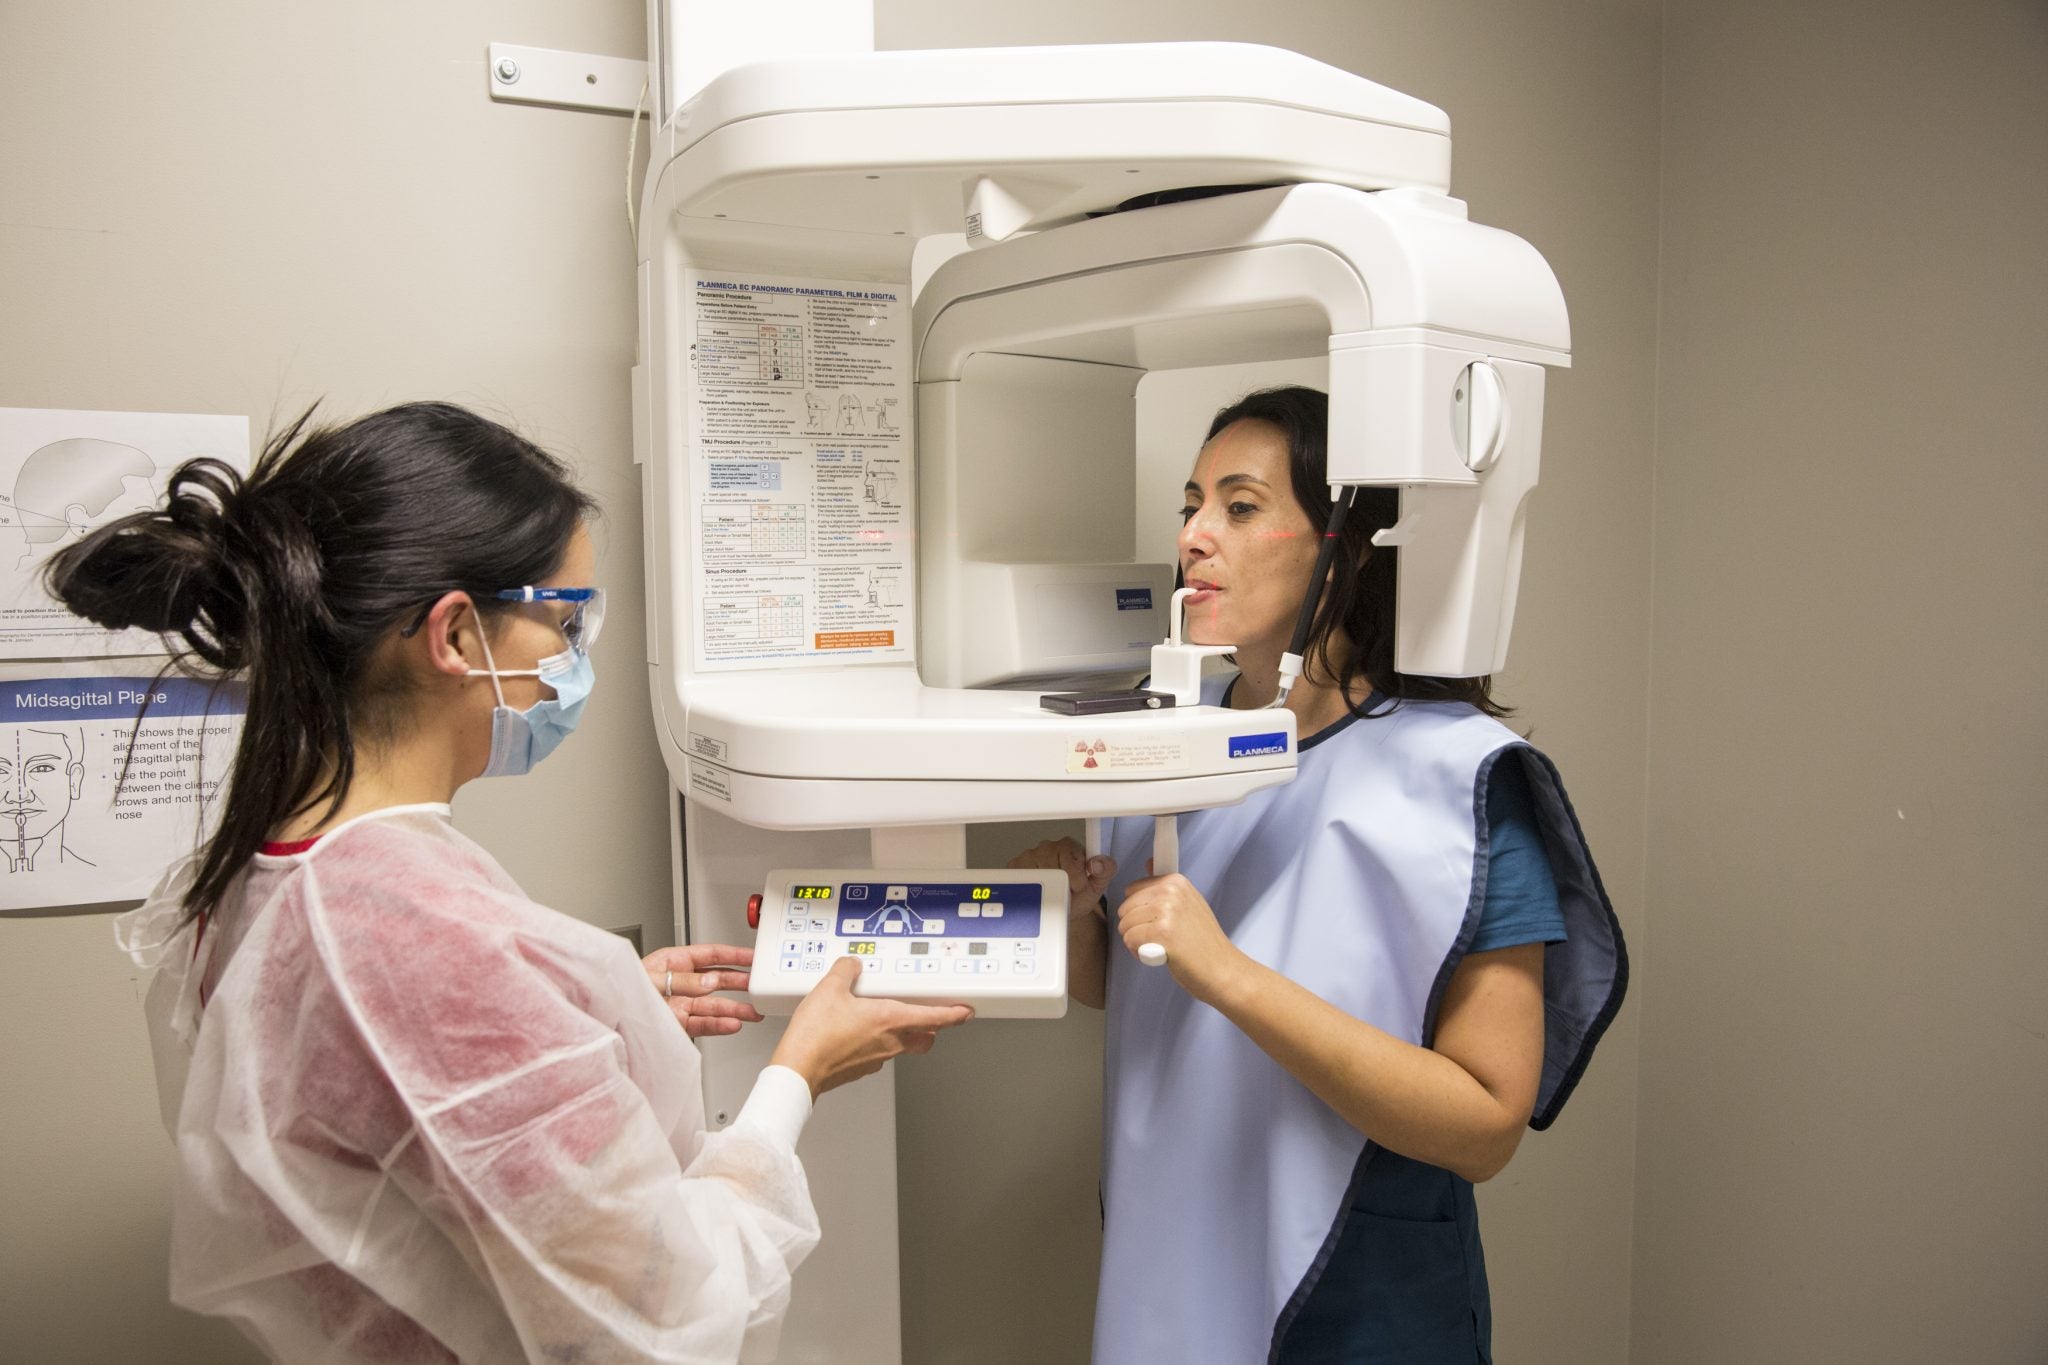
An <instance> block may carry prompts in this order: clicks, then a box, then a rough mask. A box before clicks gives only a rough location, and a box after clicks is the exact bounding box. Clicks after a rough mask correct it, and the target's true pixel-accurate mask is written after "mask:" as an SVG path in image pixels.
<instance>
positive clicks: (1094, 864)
mask: <svg viewBox="0 0 2048 1365" xmlns="http://www.w3.org/2000/svg"><path fill="white" fill-rule="evenodd" d="M1008 865H1009V866H1011V867H1035V868H1048V869H1054V868H1056V869H1058V870H1059V871H1062V872H1064V873H1066V874H1067V914H1068V915H1069V916H1070V917H1071V916H1074V915H1094V914H1099V913H1101V909H1102V893H1103V892H1105V891H1107V890H1109V883H1110V880H1111V879H1112V878H1113V877H1115V876H1116V859H1114V858H1109V857H1104V856H1101V855H1097V856H1096V857H1093V858H1090V857H1088V856H1087V855H1086V854H1085V853H1083V852H1082V849H1081V846H1080V845H1079V844H1077V843H1075V842H1074V841H1073V840H1072V839H1048V840H1046V841H1045V842H1044V843H1042V844H1033V845H1032V846H1031V847H1030V848H1027V849H1025V850H1024V851H1023V852H1022V853H1019V854H1018V855H1017V856H1016V857H1014V858H1012V859H1010V861H1009V864H1008Z"/></svg>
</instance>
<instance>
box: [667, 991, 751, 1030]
mask: <svg viewBox="0 0 2048 1365" xmlns="http://www.w3.org/2000/svg"><path fill="white" fill-rule="evenodd" d="M669 1008H670V1009H672V1010H674V1011H675V1013H676V1017H677V1018H682V1017H683V1016H685V1015H687V1016H689V1017H691V1018H693V1019H744V1020H746V1021H747V1022H748V1023H750V1024H758V1023H760V1022H761V1012H760V1011H759V1010H757V1009H755V1008H754V1007H753V1006H752V1005H750V1004H748V1003H747V1002H746V1001H744V1000H729V999H727V998H726V997H724V996H720V995H707V996H701V997H699V998H697V999H694V1000H690V999H684V998H682V996H681V994H680V993H678V995H677V997H676V999H675V1000H674V1001H672V1002H670V1005H669Z"/></svg>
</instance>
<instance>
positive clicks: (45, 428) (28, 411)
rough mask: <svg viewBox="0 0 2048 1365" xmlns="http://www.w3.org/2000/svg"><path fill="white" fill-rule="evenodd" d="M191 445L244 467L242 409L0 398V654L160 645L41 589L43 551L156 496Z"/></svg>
mask: <svg viewBox="0 0 2048 1365" xmlns="http://www.w3.org/2000/svg"><path fill="white" fill-rule="evenodd" d="M195 455H212V456H214V457H216V458H218V459H220V460H223V461H225V462H226V463H228V464H230V465H233V466H234V467H235V468H236V469H239V470H242V471H244V472H247V470H248V468H249V419H248V418H246V417H214V416H204V415H198V416H193V415H181V414H177V413H153V412H68V411H64V410H61V409H56V408H0V658H5V659H62V658H78V657H100V656H107V655H121V654H141V653H146V652H148V651H150V650H154V649H159V648H161V646H160V644H159V643H158V642H157V640H156V639H155V637H153V636H151V635H149V634H148V633H147V632H143V631H120V632H113V631H106V630H102V629H100V628H99V627H98V626H96V625H93V624H92V623H91V622H89V621H81V620H79V619H78V618H77V617H75V616H73V615H72V614H71V613H70V612H68V611H66V610H65V609H64V608H63V607H62V606H60V605H59V604H58V603H57V602H56V601H54V600H53V599H52V598H51V597H50V595H49V594H48V593H46V592H45V591H44V590H43V586H42V581H41V577H40V574H41V570H42V567H43V565H44V563H45V562H46V561H47V560H48V559H49V558H50V556H51V555H53V554H55V553H56V552H57V551H59V550H61V549H63V548H64V547H65V546H66V545H71V544H75V543H76V542H77V541H78V540H79V538H80V537H82V536H84V535H85V534H86V532H88V531H90V530H92V529H94V528H95V527H98V526H102V525H105V524H106V523H107V522H110V521H113V520H115V519H117V518H119V517H124V516H126V515H128V514H129V513H131V512H140V511H146V510H148V509H150V508H152V507H155V506H157V505H159V504H160V503H161V502H162V500H163V496H164V491H165V488H166V485H167V484H168V483H169V481H170V477H171V473H172V471H173V470H175V469H176V468H177V467H178V466H179V465H180V464H182V463H183V462H184V461H186V460H188V459H190V458H192V457H193V456H195Z"/></svg>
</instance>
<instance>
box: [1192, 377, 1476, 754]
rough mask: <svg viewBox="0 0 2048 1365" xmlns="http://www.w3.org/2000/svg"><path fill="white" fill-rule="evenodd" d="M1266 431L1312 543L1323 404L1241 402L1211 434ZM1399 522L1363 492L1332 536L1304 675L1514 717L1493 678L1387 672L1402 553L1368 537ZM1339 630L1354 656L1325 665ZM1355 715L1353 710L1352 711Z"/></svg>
mask: <svg viewBox="0 0 2048 1365" xmlns="http://www.w3.org/2000/svg"><path fill="white" fill-rule="evenodd" d="M1247 421H1249V422H1264V423H1266V424H1267V425H1268V426H1270V427H1273V428H1274V429H1275V430H1277V431H1278V432H1279V433H1280V435H1281V436H1282V437H1284V438H1285V439H1286V441H1287V465H1288V472H1289V475H1290V478H1291V480H1292V482H1293V485H1294V500H1295V502H1296V503H1298V504H1300V506H1301V510H1302V511H1303V512H1304V513H1306V514H1307V516H1308V519H1309V524H1310V525H1312V526H1314V527H1315V529H1316V535H1317V538H1318V539H1320V538H1321V536H1322V534H1323V533H1324V532H1325V531H1326V530H1328V529H1329V525H1330V506H1331V504H1330V479H1329V467H1330V461H1329V444H1330V440H1329V438H1330V396H1329V395H1328V394H1326V393H1322V392H1319V391H1318V390H1315V389H1309V388H1302V387H1300V386H1289V387H1285V388H1276V389H1260V390H1258V391H1257V392H1255V393H1249V394H1246V395H1245V396H1244V397H1243V398H1240V399H1238V400H1237V401H1236V402H1235V403H1232V404H1231V405H1230V406H1229V407H1227V408H1225V409H1223V411H1221V412H1219V413H1217V414H1216V416H1215V418H1214V419H1213V420H1212V421H1211V422H1210V423H1209V435H1208V436H1207V437H1205V438H1204V440H1205V441H1206V440H1210V439H1213V438H1214V437H1215V436H1216V434H1217V433H1218V432H1220V431H1222V430H1223V429H1224V428H1225V427H1227V426H1229V425H1231V424H1232V423H1233V422H1247ZM1400 516H1401V495H1400V492H1399V491H1398V490H1396V489H1392V488H1360V489H1359V490H1358V500H1357V502H1356V503H1354V504H1353V505H1352V509H1351V514H1350V516H1349V517H1347V518H1346V519H1345V522H1344V529H1343V530H1342V531H1341V532H1340V533H1339V534H1338V537H1337V549H1336V554H1335V557H1334V558H1333V559H1332V561H1331V575H1330V585H1329V587H1328V588H1326V589H1325V590H1324V592H1323V600H1322V605H1321V606H1320V607H1319V608H1318V609H1317V611H1316V616H1315V621H1314V623H1313V624H1312V625H1311V626H1310V627H1309V635H1308V647H1307V649H1305V650H1303V651H1302V671H1303V674H1304V675H1305V676H1306V677H1307V678H1308V679H1309V681H1311V682H1313V683H1316V684H1318V685H1330V684H1335V685H1336V686H1337V687H1338V688H1339V690H1341V691H1342V692H1343V693H1344V694H1345V695H1347V696H1348V695H1350V691H1351V687H1352V685H1353V684H1354V683H1356V682H1357V681H1358V680H1359V679H1361V678H1363V679H1365V680H1366V681H1367V682H1368V683H1370V684H1371V685H1372V688H1373V690H1374V691H1376V692H1378V693H1379V694H1380V695H1381V696H1382V697H1386V698H1388V699H1390V700H1393V701H1404V700H1405V701H1462V702H1467V703H1469V704H1471V705H1473V706H1476V707H1478V708H1479V709H1480V710H1481V711H1484V712H1485V713H1486V714H1487V715H1489V716H1496V717H1498V716H1505V715H1508V714H1510V713H1511V708H1509V707H1507V706H1503V705H1501V704H1500V703H1499V702H1497V701H1495V700H1494V699H1493V679H1492V678H1489V677H1481V678H1437V677H1430V676H1427V675H1424V674H1418V673H1397V672H1395V671H1394V606H1395V594H1394V585H1395V571H1396V567H1397V566H1398V565H1399V563H1400V553H1401V552H1400V551H1399V550H1398V549H1397V548H1395V547H1394V546H1391V545H1382V546H1375V545H1374V544H1373V543H1372V538H1373V535H1374V533H1375V532H1378V531H1382V530H1385V529H1386V528H1387V527H1389V526H1392V525H1393V524H1394V523H1395V522H1396V521H1398V520H1399V519H1400ZM1340 625H1341V626H1342V627H1343V629H1344V634H1345V635H1346V636H1347V637H1348V638H1349V639H1350V641H1351V653H1350V654H1349V656H1347V657H1345V658H1343V659H1337V658H1333V657H1332V641H1333V638H1334V637H1335V634H1336V631H1337V628H1338V627H1339V626H1340ZM1354 709H1356V708H1354Z"/></svg>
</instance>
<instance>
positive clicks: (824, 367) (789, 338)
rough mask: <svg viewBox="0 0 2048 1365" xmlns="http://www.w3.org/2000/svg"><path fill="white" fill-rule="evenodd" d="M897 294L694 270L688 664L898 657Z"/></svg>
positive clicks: (906, 550) (905, 358)
mask: <svg viewBox="0 0 2048 1365" xmlns="http://www.w3.org/2000/svg"><path fill="white" fill-rule="evenodd" d="M908 293H909V291H908V290H907V289H906V288H905V287H904V286H902V285H900V284H878V283H874V282H871V281H858V280H815V279H792V278H786V277H779V276H769V275H732V274H716V273H711V272H705V271H699V272H697V273H696V274H695V275H694V276H693V277H692V281H691V294H690V329H691V330H690V368H691V379H692V384H693V392H694V402H693V405H692V413H691V426H692V443H691V445H692V448H691V452H690V460H691V475H692V485H693V487H694V488H695V490H696V499H695V502H696V505H695V507H694V508H693V509H692V516H693V518H694V520H695V523H696V524H695V525H694V527H693V528H692V530H693V531H694V532H695V534H694V535H693V536H692V538H691V545H692V547H693V552H694V553H695V555H696V559H697V564H696V575H697V585H698V589H697V590H698V601H697V622H698V633H697V667H698V668H699V669H700V670H714V669H725V668H757V667H759V666H760V665H761V664H763V663H767V662H774V663H777V664H781V665H800V664H832V663H850V662H856V661H871V660H874V659H904V658H908V657H910V650H911V642H912V640H913V639H914V638H915V624H916V623H915V620H914V615H913V613H914V611H915V603H914V602H913V600H912V597H913V594H912V590H911V584H912V582H913V580H914V578H915V576H916V562H915V559H914V550H913V547H912V536H911V533H912V529H913V528H914V527H915V525H916V520H915V510H914V509H913V508H912V506H911V492H912V477H911V475H912V471H911V467H910V432H909V420H910V368H909V355H908V343H907V335H908V331H909V328H908V319H909V312H910V310H909V303H908Z"/></svg>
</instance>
